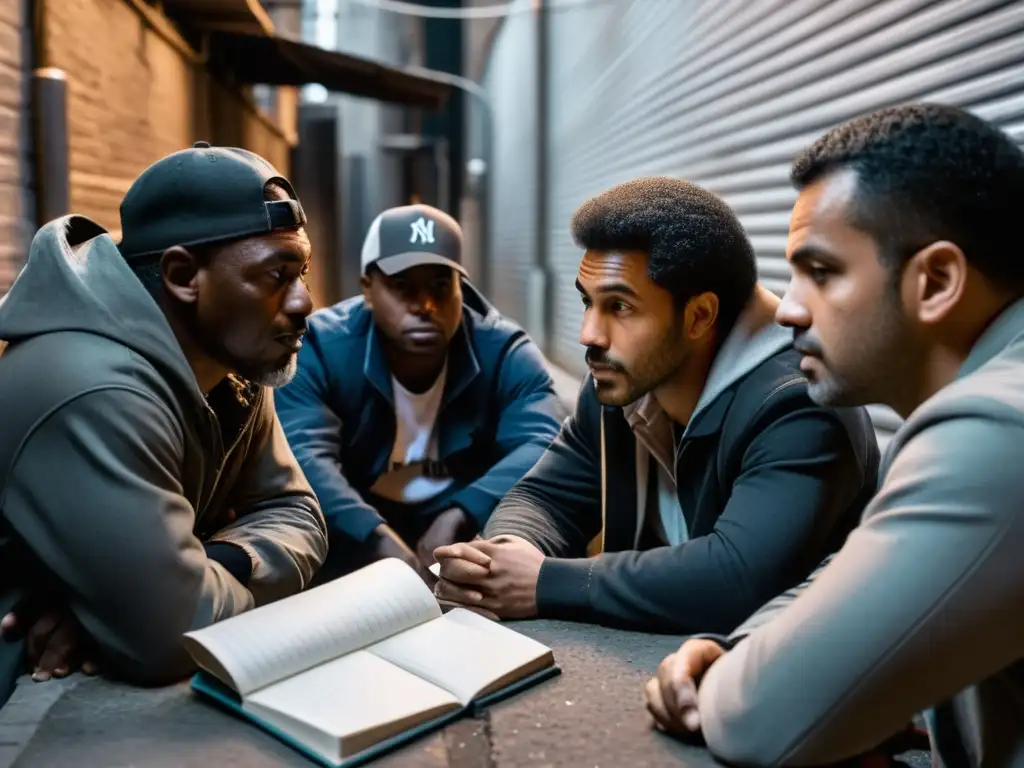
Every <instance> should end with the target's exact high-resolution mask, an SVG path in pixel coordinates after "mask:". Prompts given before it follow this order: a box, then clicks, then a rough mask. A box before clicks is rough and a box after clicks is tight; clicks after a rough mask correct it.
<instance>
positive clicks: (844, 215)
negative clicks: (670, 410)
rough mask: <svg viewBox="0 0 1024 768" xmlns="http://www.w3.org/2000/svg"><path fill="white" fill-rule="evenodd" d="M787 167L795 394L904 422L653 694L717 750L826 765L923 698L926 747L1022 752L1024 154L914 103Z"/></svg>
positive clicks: (692, 644) (1016, 758)
mask: <svg viewBox="0 0 1024 768" xmlns="http://www.w3.org/2000/svg"><path fill="white" fill-rule="evenodd" d="M793 180H794V182H795V184H796V186H797V187H798V189H799V190H800V195H799V198H798V199H797V202H796V207H795V208H794V209H793V216H792V220H791V224H790V234H789V248H788V258H789V261H790V263H791V264H792V266H793V278H792V282H791V283H790V285H789V289H788V291H787V293H786V296H785V298H784V299H783V303H782V306H781V307H780V309H779V313H778V319H779V321H780V322H782V323H783V324H785V325H788V326H791V327H792V328H793V329H794V332H795V333H796V336H797V338H796V347H797V349H799V350H800V352H801V353H803V355H804V362H803V366H802V367H803V369H804V370H805V371H806V372H807V373H808V375H809V376H810V379H811V390H810V391H811V396H812V397H813V398H814V400H815V401H816V402H819V403H827V404H833V405H837V404H844V405H850V404H856V403H884V404H887V405H889V406H891V407H893V408H894V409H895V410H896V411H897V412H898V413H899V414H900V415H901V416H903V417H904V418H905V419H906V420H905V422H904V424H903V426H902V427H901V429H900V430H899V432H898V433H897V434H896V435H895V437H894V438H893V441H892V443H891V445H890V447H889V449H888V451H887V455H886V462H885V465H884V468H883V472H882V476H883V477H882V484H881V487H880V489H879V492H878V494H877V495H876V496H875V498H874V499H872V501H871V503H870V504H869V505H868V507H867V508H866V509H865V511H864V515H863V519H862V522H861V524H860V525H859V526H858V528H857V529H856V530H855V531H854V532H853V533H852V534H851V535H850V537H849V539H848V540H847V541H846V543H845V544H844V546H843V547H842V549H841V550H840V551H839V552H838V553H836V554H835V555H834V557H832V558H830V560H829V561H828V562H826V563H825V564H824V565H823V566H822V568H821V569H819V570H818V571H817V572H816V573H815V574H814V575H813V576H812V577H811V579H810V580H809V581H808V583H806V584H804V585H801V586H800V587H799V588H797V589H794V590H792V591H791V592H789V593H787V594H783V595H782V596H780V597H779V598H777V599H776V600H773V601H772V602H771V603H769V604H768V605H767V606H765V607H764V608H763V609H762V610H760V611H758V612H757V613H756V614H755V615H754V616H753V617H752V618H751V619H750V620H748V621H747V622H745V623H744V625H743V626H742V627H741V628H740V629H738V630H737V631H736V632H734V633H733V634H732V636H731V637H728V638H719V639H717V640H714V639H710V638H707V639H700V640H691V641H689V642H687V643H686V644H684V645H683V647H682V648H681V649H680V650H679V652H678V653H676V654H673V655H672V656H670V657H669V658H668V659H666V661H665V662H664V663H663V664H662V666H661V668H660V670H659V674H658V677H657V678H655V679H653V680H651V681H650V682H649V683H648V686H647V696H648V706H649V708H650V709H651V712H652V713H653V714H654V716H655V718H656V720H657V721H658V723H659V724H660V725H661V727H663V728H665V729H666V730H670V731H675V732H678V733H681V734H687V733H690V732H694V731H697V730H702V731H703V735H704V736H705V738H706V740H707V743H708V745H709V746H710V747H711V749H712V751H713V752H715V753H716V754H717V755H718V756H719V757H721V758H723V759H724V760H726V761H727V762H729V763H732V764H741V765H822V764H833V763H835V762H838V761H840V760H844V759H846V758H848V757H851V756H853V755H856V754H858V753H862V752H863V751H864V750H866V749H870V748H872V747H873V746H874V745H876V744H878V743H879V742H881V741H883V740H884V739H886V738H887V737H888V736H890V735H891V734H893V733H894V732H896V731H898V730H899V729H900V728H901V727H902V726H903V725H904V724H905V723H907V722H909V721H910V719H911V717H912V716H913V715H914V714H915V713H916V712H920V711H922V710H927V714H926V717H925V720H926V722H927V724H928V730H929V735H930V738H931V745H932V751H933V753H934V759H933V763H934V765H936V766H950V767H951V766H983V765H984V766H993V768H998V767H1005V768H1010V767H1011V766H1020V765H1024V728H1022V727H1021V723H1022V722H1024V662H1022V661H1021V658H1022V657H1024V621H1022V620H1021V606H1022V605H1024V557H1022V556H1021V548H1022V544H1024V514H1022V513H1021V512H1022V510H1024V478H1022V474H1021V467H1024V260H1022V259H1021V256H1020V253H1019V250H1020V244H1019V243H1020V223H1019V216H1020V213H1019V209H1020V205H1021V201H1022V200H1024V152H1022V151H1021V150H1020V148H1019V147H1018V146H1016V145H1015V144H1014V142H1013V140H1012V139H1011V138H1010V137H1009V136H1007V135H1006V134H1005V133H1003V132H1002V131H1000V130H998V129H997V128H996V127H994V126H992V125H990V124H988V123H986V122H985V121H983V120H981V119H980V118H978V117H976V116H974V115H972V114H970V113H968V112H965V111H963V110H960V109H956V108H953V107H949V106H941V105H935V104H917V105H909V106H901V107H893V108H888V109H884V110H881V111H879V112H875V113H873V114H870V115H867V116H864V117H861V118H858V119H855V120H852V121H850V122H848V123H845V124H843V125H840V126H838V127H837V128H834V129H833V130H832V131H830V132H829V133H827V134H826V135H825V136H824V137H823V138H822V139H820V140H819V141H818V142H817V143H815V144H814V145H813V146H812V147H811V148H810V149H809V150H808V151H807V152H806V153H804V154H803V155H802V156H801V157H800V158H799V159H798V160H797V161H796V163H795V165H794V166H793ZM726 648H731V649H732V650H729V651H728V653H726V652H725V649H726ZM705 673H706V674H705ZM698 685H699V689H698V687H697V686H698Z"/></svg>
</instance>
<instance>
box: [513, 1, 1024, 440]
mask: <svg viewBox="0 0 1024 768" xmlns="http://www.w3.org/2000/svg"><path fill="white" fill-rule="evenodd" d="M583 30H586V31H585V32H583ZM551 45H552V50H551V61H552V69H553V71H552V73H551V76H552V81H551V90H552V108H551V116H552V122H551V128H550V130H551V154H552V164H551V171H550V172H551V177H552V195H551V205H552V210H551V211H550V222H551V232H550V234H549V243H550V252H551V254H552V259H553V262H554V267H555V269H556V271H557V278H556V281H557V290H558V300H557V302H556V306H555V311H554V314H555V316H554V318H553V329H554V333H555V334H556V338H555V339H554V345H553V354H554V357H555V359H556V361H557V362H558V363H559V364H561V365H563V366H564V367H566V368H567V369H568V370H570V371H572V372H573V373H577V374H580V375H582V374H583V373H584V366H583V356H582V353H581V350H580V348H579V345H578V343H577V337H578V332H579V324H580V320H581V307H580V302H579V298H578V296H577V294H576V291H575V289H574V287H573V282H574V277H575V274H576V269H577V266H578V263H579V255H580V254H579V251H578V249H576V248H575V247H574V246H573V245H572V243H571V240H570V238H569V233H568V227H567V225H568V222H569V218H570V216H571V215H572V212H573V210H574V209H575V208H576V206H578V205H579V204H580V203H581V202H583V201H584V200H585V199H586V198H588V197H590V196H591V195H594V194H597V193H599V192H601V191H602V190H604V189H606V188H607V187H609V186H612V185H613V184H617V183H620V182H623V181H626V180H628V179H631V178H634V177H636V176H641V175H648V174H668V175H672V176H677V177H681V178H685V179H688V180H690V181H693V182H695V183H697V184H701V185H702V186H705V187H708V188H709V189H712V190H714V191H715V192H717V193H719V194H721V195H722V196H723V197H724V198H725V199H726V200H727V201H728V202H729V204H730V205H732V207H733V208H734V209H735V210H736V211H737V212H738V213H739V215H740V217H741V219H742V221H743V224H744V226H745V227H746V229H747V231H748V233H749V235H750V238H751V240H752V241H753V243H754V245H755V248H756V250H757V254H758V266H759V271H760V275H761V280H762V281H763V282H764V284H765V285H766V286H767V287H769V288H770V289H772V290H773V291H776V292H778V293H781V292H782V291H783V290H784V289H785V286H786V283H787V281H788V279H789V269H788V266H787V265H786V262H785V259H784V253H785V244H786V232H787V229H788V224H789V214H790V208H791V206H792V204H793V201H794V200H795V198H796V193H795V192H794V190H793V189H792V188H791V186H790V184H789V178H788V174H789V163H790V162H791V160H792V158H793V156H794V155H795V154H796V153H797V152H799V151H800V150H801V149H803V148H804V147H806V146H807V145H809V144H810V143H811V142H812V141H813V140H814V139H815V138H816V137H817V136H819V135H820V134H821V133H823V132H824V131H825V130H827V129H828V128H829V127H831V126H833V125H835V124H836V123H839V122H842V121H844V120H846V119H848V118H851V117H853V116H855V115H857V114H860V113H863V112H866V111H870V110H873V109H876V108H879V107H883V106H886V105H890V104H896V103H901V102H907V101H917V100H925V99H927V100H932V101H940V102H945V103H950V104H956V105H959V106H963V107H966V108H968V109H970V110H972V111H974V112H975V113H977V114H979V115H981V116H982V117H984V118H986V119H989V120H993V121H995V122H996V123H997V124H999V125H1001V126H1002V127H1003V128H1004V129H1005V130H1007V131H1008V132H1009V133H1010V134H1011V135H1012V136H1014V137H1015V138H1016V139H1017V141H1019V142H1024V2H1019V1H1018V2H1005V1H1003V2H995V1H993V0H943V1H940V2H935V1H934V0H931V1H929V0H884V1H877V0H876V1H874V2H872V1H871V0H835V1H834V2H824V1H823V0H792V1H791V2H785V1H782V0H693V1H692V2H679V0H653V1H652V0H632V2H627V1H626V0H623V1H622V2H616V3H607V4H605V3H601V4H596V5H593V6H578V7H573V8H566V9H563V10H560V11H558V12H555V13H553V14H552V41H551ZM497 184H498V186H502V185H504V184H506V179H505V178H504V177H501V176H499V177H498V178H497ZM871 410H872V416H873V418H874V420H875V425H876V428H877V431H878V434H879V439H880V442H882V443H883V444H884V443H885V442H886V441H887V440H888V437H889V436H890V435H891V433H892V431H893V430H894V429H896V428H897V427H898V425H899V419H898V417H896V415H895V414H894V413H892V412H891V411H889V410H888V409H885V408H881V407H878V408H874V407H873V408H872V409H871Z"/></svg>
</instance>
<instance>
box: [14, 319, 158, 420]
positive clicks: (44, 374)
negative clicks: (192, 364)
mask: <svg viewBox="0 0 1024 768" xmlns="http://www.w3.org/2000/svg"><path fill="white" fill-rule="evenodd" d="M104 390H111V391H135V392H137V393H138V394H140V395H144V396H148V397H150V398H151V399H153V400H156V401H160V402H162V403H163V404H165V406H167V407H170V406H171V404H173V403H176V398H175V397H174V395H173V392H172V390H171V387H170V384H169V383H168V381H167V379H166V377H165V376H164V375H163V374H162V373H161V372H160V371H159V370H157V368H156V367H155V366H154V365H153V364H152V363H151V362H150V361H149V360H147V359H146V358H145V357H143V356H142V355H140V354H138V353H137V352H135V351H133V350H132V349H130V348H129V347H127V346H125V345H124V344H121V343H120V342H117V341H114V340H113V339H109V338H107V337H104V336H98V335H95V334H90V333H79V332H61V333H51V334H46V335H43V336H38V337H35V338H33V339H30V340H28V341H25V342H21V343H18V344H15V345H12V346H11V347H9V348H8V350H7V351H6V352H5V354H4V357H3V365H0V401H2V402H7V403H14V402H17V403H19V408H20V409H23V410H36V411H39V412H43V411H47V410H52V409H54V408H57V407H59V406H60V405H61V404H62V403H64V402H67V401H70V400H74V399H75V398H76V397H78V396H80V395H82V394H85V393H89V392H96V391H104Z"/></svg>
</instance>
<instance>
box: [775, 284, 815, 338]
mask: <svg viewBox="0 0 1024 768" xmlns="http://www.w3.org/2000/svg"><path fill="white" fill-rule="evenodd" d="M775 322H777V323H778V324H779V325H782V326H784V327H786V328H798V329H799V328H810V327H811V313H810V311H808V309H807V307H806V305H805V304H804V301H803V299H802V298H801V296H800V286H799V284H798V281H797V278H796V277H795V276H794V277H793V278H791V279H790V281H789V286H787V288H786V293H785V295H783V297H782V301H781V302H780V303H779V306H778V309H776V310H775Z"/></svg>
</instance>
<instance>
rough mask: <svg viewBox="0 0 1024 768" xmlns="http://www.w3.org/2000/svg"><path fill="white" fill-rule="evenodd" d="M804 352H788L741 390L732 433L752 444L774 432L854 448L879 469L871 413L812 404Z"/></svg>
mask: <svg viewBox="0 0 1024 768" xmlns="http://www.w3.org/2000/svg"><path fill="white" fill-rule="evenodd" d="M801 357H802V355H801V353H800V352H798V351H797V350H795V349H793V348H792V347H787V348H786V349H783V350H781V351H780V352H778V353H776V354H775V355H772V356H771V357H770V358H768V359H766V360H765V361H764V362H762V363H761V364H760V365H759V366H757V367H756V368H754V369H753V370H752V371H751V372H750V373H749V374H748V375H747V376H746V377H745V378H744V379H743V380H741V381H740V382H739V383H738V385H737V387H736V390H735V400H734V403H733V406H732V407H731V408H730V413H729V416H728V417H727V429H728V430H730V431H731V433H732V434H733V435H736V434H739V433H742V434H744V435H746V436H747V438H748V440H753V439H754V438H755V437H756V436H757V435H762V434H765V432H766V431H767V430H768V429H773V434H774V435H778V434H779V433H780V430H791V431H792V432H793V434H794V436H799V435H803V436H807V437H810V436H817V437H816V440H818V441H819V442H820V441H827V442H830V443H835V442H837V441H838V442H841V443H848V444H849V445H850V446H852V447H853V450H854V452H855V453H856V454H857V455H859V456H861V457H862V458H863V460H864V461H868V462H873V463H875V464H877V461H878V457H877V454H878V440H877V438H876V436H875V430H874V426H873V424H872V423H871V417H870V416H869V414H868V411H867V409H866V408H863V407H853V408H832V407H828V406H823V405H819V404H818V403H815V402H814V400H812V399H811V396H810V392H809V386H808V385H809V382H808V380H807V376H806V375H805V374H804V373H803V372H802V371H801V370H800V360H801Z"/></svg>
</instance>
